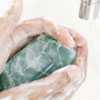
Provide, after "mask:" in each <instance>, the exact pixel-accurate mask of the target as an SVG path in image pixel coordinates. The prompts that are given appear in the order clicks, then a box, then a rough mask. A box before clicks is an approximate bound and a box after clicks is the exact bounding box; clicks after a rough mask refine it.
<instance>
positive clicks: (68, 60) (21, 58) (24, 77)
mask: <svg viewBox="0 0 100 100" xmlns="http://www.w3.org/2000/svg"><path fill="white" fill-rule="evenodd" d="M75 57H76V51H75V50H74V49H71V48H65V47H63V45H62V44H60V43H58V42H57V41H56V40H55V39H53V38H52V37H50V36H47V35H40V36H38V38H36V39H35V40H34V41H32V42H31V43H29V44H28V45H27V46H25V47H24V48H23V49H22V50H20V51H19V52H18V53H16V54H15V55H14V56H13V57H12V58H11V59H10V60H9V61H8V62H7V63H6V66H5V70H4V72H3V73H2V74H1V75H0V90H1V91H2V90H5V89H9V88H12V87H15V86H18V85H20V84H22V83H27V82H31V81H33V80H38V79H40V78H43V77H45V76H47V75H49V74H50V73H52V72H53V71H55V70H57V69H59V68H61V67H64V66H65V65H69V64H72V63H73V61H74V60H75Z"/></svg>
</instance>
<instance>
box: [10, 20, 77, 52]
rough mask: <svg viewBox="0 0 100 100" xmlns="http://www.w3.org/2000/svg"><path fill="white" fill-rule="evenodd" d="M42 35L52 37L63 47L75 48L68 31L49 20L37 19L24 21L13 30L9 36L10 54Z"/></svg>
mask: <svg viewBox="0 0 100 100" xmlns="http://www.w3.org/2000/svg"><path fill="white" fill-rule="evenodd" d="M43 33H46V34H48V35H50V36H52V37H53V38H55V39H56V40H58V42H60V43H62V44H63V45H64V46H65V47H75V43H74V40H73V38H72V37H71V35H70V34H69V33H68V31H66V30H64V29H63V28H60V27H59V25H57V24H55V23H54V22H52V21H50V20H47V19H44V18H37V19H33V20H29V21H24V22H23V23H22V24H21V25H19V26H18V27H17V28H16V29H15V30H14V33H13V34H11V36H10V37H11V41H12V44H13V46H12V48H13V50H12V52H15V51H16V50H18V49H20V48H21V47H22V46H24V45H25V44H26V43H27V42H29V40H30V39H32V38H33V37H34V36H37V35H40V34H43Z"/></svg>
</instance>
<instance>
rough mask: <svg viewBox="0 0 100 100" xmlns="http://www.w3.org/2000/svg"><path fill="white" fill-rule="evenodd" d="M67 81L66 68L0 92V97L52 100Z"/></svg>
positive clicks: (13, 99)
mask: <svg viewBox="0 0 100 100" xmlns="http://www.w3.org/2000/svg"><path fill="white" fill-rule="evenodd" d="M65 69H66V68H65ZM69 82H70V78H69V77H68V75H67V73H66V70H61V71H60V70H59V71H56V72H54V73H52V74H51V75H50V76H48V77H46V78H44V79H41V80H38V81H33V82H31V83H28V84H23V85H20V86H18V87H15V88H12V89H10V90H7V91H4V92H1V93H0V99H5V98H6V97H10V100H19V98H24V99H26V98H27V99H28V100H42V99H43V100H45V99H48V100H52V99H53V97H55V96H56V95H57V96H58V95H59V94H61V93H63V90H64V88H65V86H66V85H67V84H68V83H69Z"/></svg>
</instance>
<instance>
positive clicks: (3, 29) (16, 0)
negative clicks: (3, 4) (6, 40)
mask: <svg viewBox="0 0 100 100" xmlns="http://www.w3.org/2000/svg"><path fill="white" fill-rule="evenodd" d="M21 12H22V0H13V4H12V7H11V8H10V10H8V11H7V13H6V15H5V16H4V17H1V18H0V33H1V34H0V35H3V34H2V33H4V35H5V34H9V33H11V31H13V29H14V28H15V26H16V24H17V22H18V20H19V18H20V16H21Z"/></svg>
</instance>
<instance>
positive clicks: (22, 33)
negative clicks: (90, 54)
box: [0, 0, 87, 100]
mask: <svg viewBox="0 0 100 100" xmlns="http://www.w3.org/2000/svg"><path fill="white" fill-rule="evenodd" d="M21 11H22V0H14V4H13V6H12V8H11V9H10V11H9V13H7V14H6V16H5V17H4V18H1V19H0V73H2V72H3V70H4V68H5V63H6V62H7V60H8V59H9V57H11V56H12V55H13V54H14V53H15V52H16V51H18V50H20V48H22V47H23V46H24V45H25V44H26V43H28V42H29V41H30V39H33V37H34V36H36V35H40V34H42V33H46V34H48V35H50V36H52V37H53V38H55V39H56V40H58V42H60V43H62V44H63V45H64V46H65V47H69V48H76V52H77V57H76V60H75V63H74V64H73V65H68V66H65V67H64V68H61V69H58V70H56V71H55V72H53V73H52V74H51V75H49V76H47V77H45V78H42V79H40V80H36V81H33V82H30V83H27V84H22V85H20V86H17V87H14V88H12V89H9V90H5V91H3V92H0V100H3V99H6V98H9V99H10V100H69V97H70V96H72V95H73V93H74V92H75V91H76V90H77V89H78V87H79V86H80V85H81V84H82V82H83V81H84V79H85V77H86V64H87V44H86V41H85V39H84V38H83V37H82V36H81V35H80V34H79V33H77V32H75V31H73V30H71V29H69V28H66V27H64V26H60V25H58V24H56V23H54V22H53V21H50V20H48V19H45V18H36V19H32V20H28V21H24V22H22V23H21V24H20V25H17V24H18V20H19V18H20V15H21Z"/></svg>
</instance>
